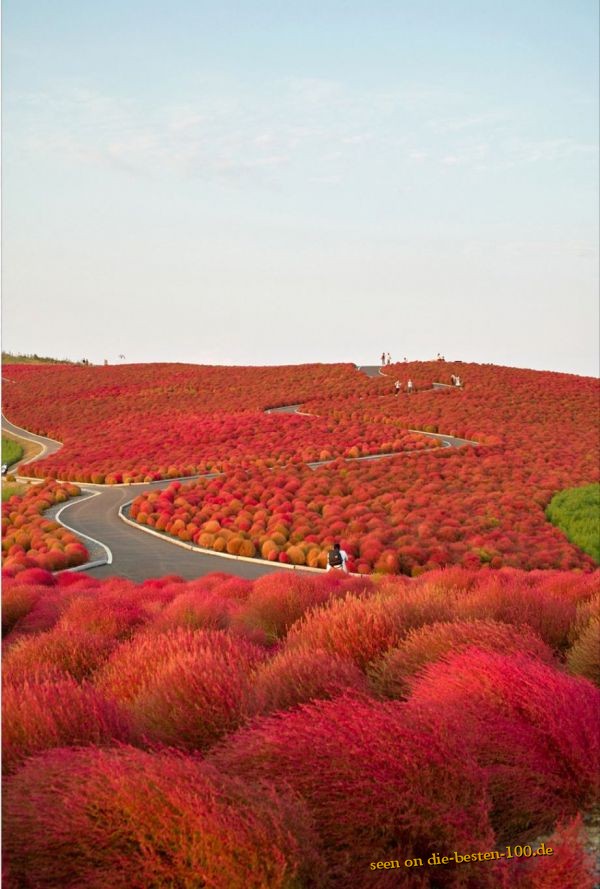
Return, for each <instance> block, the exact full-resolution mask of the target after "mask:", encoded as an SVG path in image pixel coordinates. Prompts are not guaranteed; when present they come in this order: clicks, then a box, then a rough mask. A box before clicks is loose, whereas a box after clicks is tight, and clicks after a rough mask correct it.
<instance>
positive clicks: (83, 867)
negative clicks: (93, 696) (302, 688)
mask: <svg viewBox="0 0 600 889" xmlns="http://www.w3.org/2000/svg"><path fill="white" fill-rule="evenodd" d="M32 799H35V800H36V805H35V806H32V805H31V802H30V801H31V800H32ZM5 810H6V816H5V823H6V833H5V844H6V852H7V858H8V869H9V877H8V881H7V883H6V884H5V885H6V886H7V889H22V887H25V886H28V887H29V886H42V885H43V886H46V887H48V889H51V887H55V889H78V887H81V886H91V887H94V889H133V887H139V889H141V887H145V889H150V887H154V889H158V887H166V886H173V887H174V886H181V887H184V886H188V887H193V886H211V887H214V889H263V887H265V886H269V887H272V889H296V887H300V886H308V885H310V886H314V887H315V889H318V887H320V886H322V885H323V882H322V877H321V874H322V872H323V862H322V861H321V860H320V859H319V858H318V856H317V854H316V853H315V851H314V847H315V845H316V843H315V839H314V836H313V832H312V828H311V825H310V821H309V818H308V815H307V813H306V809H305V807H304V806H303V804H302V803H301V802H300V801H297V800H292V799H291V798H290V797H289V795H286V794H285V793H279V794H276V793H274V792H273V791H271V790H269V789H268V788H259V787H256V788H249V787H247V786H244V785H242V784H241V783H240V782H235V781H232V780H229V779H225V778H224V777H222V776H219V775H218V774H216V773H215V772H214V770H212V769H210V768H209V767H208V766H207V765H204V764H202V763H200V762H198V761H197V760H195V759H192V758H190V757H181V756H177V755H174V754H173V753H156V754H153V755H150V754H147V753H143V752H142V751H140V750H135V749H132V748H130V747H123V748H121V749H119V750H94V749H89V750H64V749H63V750H55V751H51V752H50V753H48V754H46V755H45V756H43V757H41V758H37V759H34V760H32V761H31V762H30V763H29V764H28V765H27V766H26V767H25V768H24V769H22V770H21V771H20V772H19V773H18V774H17V775H15V776H14V777H13V778H12V779H10V780H9V781H7V784H6V789H5Z"/></svg>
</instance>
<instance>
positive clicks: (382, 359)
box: [381, 352, 385, 367]
mask: <svg viewBox="0 0 600 889" xmlns="http://www.w3.org/2000/svg"><path fill="white" fill-rule="evenodd" d="M384 364H385V352H382V353H381V366H382V367H383V365H384Z"/></svg>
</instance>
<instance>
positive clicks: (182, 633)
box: [96, 629, 264, 749]
mask: <svg viewBox="0 0 600 889" xmlns="http://www.w3.org/2000/svg"><path fill="white" fill-rule="evenodd" d="M263 657H264V654H263V653H262V651H261V650H260V649H259V648H257V647H256V646H254V645H252V644H250V643H249V642H246V641H244V640H242V639H239V640H236V639H233V638H232V637H231V636H229V635H227V634H225V633H222V632H212V631H209V630H205V631H197V632H192V631H190V630H182V629H178V630H172V631H169V632H166V633H164V634H160V635H155V634H143V635H138V636H137V637H136V638H135V639H133V641H132V642H126V643H123V644H122V645H121V646H120V647H119V648H118V649H117V651H116V652H115V653H114V654H113V656H112V657H111V659H110V660H109V661H108V663H107V664H106V665H105V666H104V667H103V668H102V670H100V671H99V673H98V675H97V678H96V684H97V686H98V687H99V688H100V689H102V690H103V691H104V692H105V693H106V694H107V695H109V696H112V697H113V698H114V699H115V700H116V701H119V702H120V703H122V705H123V706H124V708H125V709H126V711H127V712H128V713H130V714H131V717H132V719H133V721H134V725H135V726H136V728H137V731H138V733H139V734H140V735H142V736H144V737H145V738H146V739H147V740H148V741H150V742H156V741H158V742H161V743H164V744H170V745H173V746H175V747H181V748H185V749H204V748H205V747H207V746H210V744H212V743H213V742H214V741H215V740H216V739H217V738H219V737H220V736H221V735H223V734H224V733H225V732H227V731H231V730H232V729H234V728H236V727H237V726H238V725H239V724H240V722H241V721H242V720H243V719H244V717H245V715H246V713H247V710H248V700H249V695H250V687H251V684H250V671H251V669H252V668H253V667H254V666H255V665H257V664H258V663H259V662H260V661H261V660H262V659H263Z"/></svg>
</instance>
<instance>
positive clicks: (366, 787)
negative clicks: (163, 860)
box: [209, 696, 497, 889]
mask: <svg viewBox="0 0 600 889" xmlns="http://www.w3.org/2000/svg"><path fill="white" fill-rule="evenodd" d="M403 707H404V705H401V704H398V703H396V702H390V703H378V702H374V701H369V700H367V699H360V698H356V697H348V696H344V697H342V698H337V699H336V700H334V701H319V702H315V703H313V704H311V705H303V706H301V707H299V708H298V709H296V710H293V711H289V712H287V713H284V714H278V715H276V716H271V717H266V718H262V719H260V720H258V721H257V722H256V724H255V725H254V726H251V727H250V728H247V729H243V730H240V731H239V732H237V734H236V735H234V736H233V737H231V738H230V739H228V740H227V741H226V742H224V743H223V744H221V745H219V747H218V748H217V749H216V750H215V751H214V752H213V753H212V754H211V756H210V757H209V761H211V762H213V763H214V764H215V765H216V767H217V768H218V769H219V770H220V771H222V772H223V773H224V774H227V775H234V776H237V777H239V778H240V779H242V780H243V781H245V782H247V783H253V782H255V781H258V780H262V779H265V780H272V781H273V782H274V783H275V785H276V786H281V787H283V786H289V787H290V788H291V789H292V790H294V791H296V792H297V793H299V794H300V795H301V796H302V797H303V798H304V799H305V800H306V803H307V805H308V807H309V809H310V811H311V813H312V814H313V816H314V819H315V823H316V827H317V831H318V834H319V837H320V840H321V844H322V849H323V851H324V852H325V853H326V856H327V860H328V863H329V871H330V876H331V878H332V885H335V886H338V885H339V886H352V887H357V889H363V887H364V889H366V887H372V886H377V887H397V886H414V885H415V875H414V873H411V871H410V870H409V869H407V868H404V867H402V866H401V868H400V869H399V870H397V869H394V870H390V871H380V872H378V873H377V875H374V874H373V872H372V871H370V870H369V869H368V866H367V864H366V863H367V862H369V861H376V860H377V859H382V860H394V859H400V860H401V861H402V862H403V861H404V860H405V859H407V858H411V857H415V856H420V857H422V858H423V859H424V860H425V859H426V857H427V855H429V854H430V850H431V849H438V848H449V849H452V848H461V847H472V845H473V844H477V846H478V847H480V848H485V847H488V848H491V847H492V846H493V844H494V837H493V834H492V831H491V828H490V824H489V820H488V802H487V795H486V791H485V784H484V783H483V780H482V774H481V772H480V770H479V769H478V767H477V766H476V765H475V763H474V762H473V760H472V759H471V758H470V757H469V756H468V755H465V754H464V752H463V751H462V748H461V745H460V742H459V739H452V738H448V737H444V736H443V734H442V733H440V732H437V731H436V730H435V728H433V729H432V730H431V731H424V730H422V729H420V728H415V727H413V726H410V725H409V724H408V723H407V721H406V720H405V718H404V709H403ZM469 875H471V879H472V871H471V868H470V866H469V865H460V866H459V867H457V868H456V869H455V868H453V867H452V868H451V867H450V866H448V867H447V868H445V869H444V873H443V880H444V882H443V885H444V886H464V885H466V883H465V882H463V881H464V880H466V879H467V877H468V876H469ZM494 875H495V870H494V869H493V868H487V869H486V870H481V869H479V870H478V872H477V877H478V879H479V877H481V882H479V883H478V885H480V886H482V887H483V886H490V887H491V886H496V885H497V883H496V882H495V881H494ZM417 885H419V884H417ZM423 885H426V884H425V883H423ZM440 885H442V884H440ZM473 885H475V884H473Z"/></svg>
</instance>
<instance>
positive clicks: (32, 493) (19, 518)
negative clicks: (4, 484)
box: [2, 479, 89, 577]
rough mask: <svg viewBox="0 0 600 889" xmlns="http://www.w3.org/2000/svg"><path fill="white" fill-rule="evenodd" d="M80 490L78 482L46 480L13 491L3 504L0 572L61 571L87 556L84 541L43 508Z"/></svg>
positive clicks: (9, 574) (8, 573)
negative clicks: (20, 491) (23, 491)
mask: <svg viewBox="0 0 600 889" xmlns="http://www.w3.org/2000/svg"><path fill="white" fill-rule="evenodd" d="M80 493H81V491H80V489H79V488H78V487H77V485H73V484H70V483H66V484H61V483H60V482H55V481H52V480H51V479H50V480H47V481H45V482H43V483H42V484H39V485H38V484H36V485H31V486H30V488H29V490H28V491H26V492H25V493H24V494H13V495H12V496H11V497H9V499H8V500H7V501H6V502H5V503H3V504H2V575H3V577H5V576H11V575H14V574H17V573H18V572H20V571H23V570H26V569H27V568H43V569H47V570H49V571H61V570H64V569H65V568H75V567H76V566H77V565H83V564H84V562H87V560H88V555H89V554H88V551H87V549H86V547H85V546H84V544H83V543H82V542H81V540H79V538H78V537H76V535H75V534H73V533H72V532H71V531H69V530H67V528H63V526H62V525H59V524H58V522H55V521H53V520H52V519H48V518H45V517H44V512H45V511H46V510H47V509H50V507H51V506H54V505H56V504H58V503H65V502H66V501H67V500H68V499H69V498H70V497H77V496H78V495H79V494H80Z"/></svg>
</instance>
